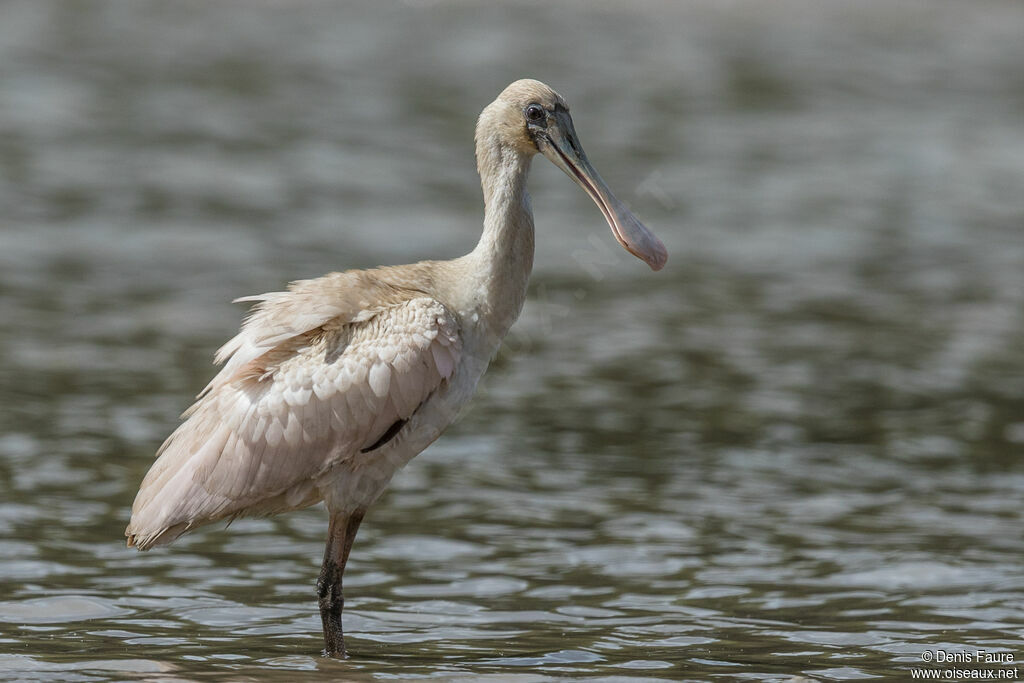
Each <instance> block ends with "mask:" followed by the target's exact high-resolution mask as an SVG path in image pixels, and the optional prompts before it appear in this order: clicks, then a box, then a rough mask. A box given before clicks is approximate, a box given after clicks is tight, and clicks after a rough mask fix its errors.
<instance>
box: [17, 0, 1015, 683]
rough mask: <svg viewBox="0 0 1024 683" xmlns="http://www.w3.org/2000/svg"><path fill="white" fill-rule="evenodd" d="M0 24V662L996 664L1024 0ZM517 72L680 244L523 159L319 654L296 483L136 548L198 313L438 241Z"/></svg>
mask: <svg viewBox="0 0 1024 683" xmlns="http://www.w3.org/2000/svg"><path fill="white" fill-rule="evenodd" d="M0 15H2V18H0V321H2V323H0V678H4V679H23V680H32V679H40V680H51V679H63V680H79V681H92V680H106V679H115V680H124V679H139V678H153V679H161V678H164V679H168V680H170V679H174V680H188V679H206V678H224V679H231V680H274V679H280V680H289V681H291V680H301V679H309V678H315V677H318V676H319V677H322V678H325V679H326V678H334V679H339V678H340V679H346V680H369V679H376V678H399V679H408V678H416V677H441V678H444V679H449V680H451V679H460V678H463V677H464V678H476V677H481V678H486V677H492V678H493V679H494V680H502V681H515V682H517V683H519V682H520V681H522V682H525V681H535V680H548V679H550V678H557V677H576V676H583V677H590V678H603V679H605V680H616V681H625V680H630V679H632V678H645V679H648V678H655V679H658V678H660V679H664V680H680V679H685V678H692V679H696V680H706V679H714V678H721V679H726V680H777V681H782V680H789V679H790V677H792V676H798V675H799V676H805V677H808V678H811V679H815V680H821V681H825V680H844V679H865V678H872V677H877V678H883V679H905V678H907V677H908V675H909V674H908V670H909V668H910V667H912V666H916V665H918V664H919V662H920V658H921V654H922V652H925V651H929V652H933V651H936V650H941V651H956V650H965V649H966V650H969V651H973V650H976V649H984V650H988V651H1002V652H1006V653H1011V654H1014V655H1015V657H1016V659H1017V660H1020V659H1021V658H1024V646H1022V642H1024V641H1022V637H1024V616H1022V615H1024V566H1022V563H1021V559H1022V557H1024V555H1022V553H1024V537H1022V531H1021V529H1022V520H1021V516H1022V515H1021V502H1022V493H1024V463H1022V459H1021V456H1022V451H1024V236H1022V231H1024V200H1022V196H1024V195H1022V191H1021V188H1022V186H1024V70H1022V68H1021V65H1022V64H1024V41H1022V40H1021V35H1024V5H1021V4H1019V3H1011V2H996V1H993V2H975V3H966V2H960V3H952V2H942V1H941V0H936V1H935V2H929V3H916V2H903V1H896V2H889V1H886V2H880V1H879V2H866V3H839V2H836V3H832V2H826V3H810V2H808V3H801V2H791V1H784V2H781V3H717V2H698V3H688V4H687V5H686V6H684V7H677V6H675V5H670V4H662V3H658V2H645V3H640V4H635V3H614V2H603V3H597V4H594V3H569V4H558V5H554V6H549V5H548V4H539V3H538V4H534V3H528V4H503V5H501V6H500V7H491V6H475V5H472V4H469V3H459V2H453V3H448V2H409V3H407V4H394V3H376V4H370V3H365V4H358V5H348V4H341V3H338V4H337V5H335V4H328V3H313V2H309V3H307V2H298V3H272V2H245V3H242V2H219V3H200V2H191V3H189V2H186V3H158V2H127V1H126V2H84V3H80V2H66V3H65V2H43V1H39V0H32V1H26V2H9V3H5V4H4V5H3V7H2V9H0ZM523 76H533V77H537V78H540V79H542V80H545V81H548V82H549V83H551V84H552V85H554V86H555V87H556V88H557V89H559V90H560V91H561V92H562V94H563V95H565V96H566V98H567V99H568V100H569V101H570V102H571V103H572V105H573V112H574V117H575V120H576V126H577V129H578V131H579V133H580V136H581V139H582V141H583V143H584V145H585V146H586V147H587V150H588V152H589V154H590V157H591V159H592V160H593V161H594V163H595V165H596V166H597V167H598V168H599V169H601V170H602V173H603V174H604V176H605V179H606V180H607V181H608V182H609V184H610V185H611V186H612V187H613V188H615V189H616V190H617V192H618V194H619V195H620V196H621V197H622V198H623V199H626V200H628V201H629V202H630V203H631V205H632V206H633V207H634V208H635V209H636V211H637V212H638V213H639V214H640V215H641V216H642V217H643V218H644V219H645V220H646V221H647V222H648V223H649V224H650V225H651V226H652V228H654V229H655V231H656V232H658V233H659V234H660V235H661V236H662V237H663V238H664V240H665V242H666V244H667V246H668V248H669V252H670V254H671V258H670V260H669V265H668V267H667V268H666V269H665V270H664V271H662V272H660V273H657V274H653V273H651V272H650V271H648V270H647V269H646V267H645V266H643V264H641V263H639V262H637V261H635V260H634V259H632V258H631V257H629V256H628V255H627V254H625V253H623V252H621V251H620V250H618V248H617V247H616V246H615V245H614V242H613V241H612V239H611V237H610V235H608V231H607V228H606V227H605V226H604V225H603V223H602V220H601V217H600V214H599V212H598V211H597V209H596V208H595V207H594V206H593V205H592V204H591V203H590V202H589V200H588V199H587V198H586V197H585V196H584V195H583V194H582V193H581V192H579V190H578V189H577V188H576V187H574V186H573V185H572V183H570V182H568V181H567V180H566V178H565V177H564V176H563V175H562V174H561V173H560V172H559V171H558V170H557V169H554V168H553V167H551V166H550V164H548V163H547V162H545V161H544V160H542V159H541V160H538V162H537V163H536V164H535V169H534V172H533V176H532V178H531V188H532V193H533V199H534V209H535V213H536V217H537V225H538V254H537V268H536V269H535V274H534V279H533V281H532V283H531V290H530V299H529V301H528V302H527V306H526V310H525V312H524V315H523V317H522V319H521V320H520V322H519V323H518V324H517V326H516V328H515V329H514V331H513V333H512V334H511V335H510V337H509V339H508V340H507V344H506V347H505V348H504V349H503V351H502V353H501V354H500V356H499V358H498V360H497V361H496V363H495V364H494V366H493V367H492V369H491V372H490V373H489V375H488V377H487V378H486V380H485V382H484V383H483V386H482V387H481V391H480V394H479V396H478V397H477V399H476V401H475V402H474V403H473V405H472V408H471V409H470V410H469V411H468V412H467V413H466V414H465V415H464V416H463V418H462V419H461V420H460V421H459V422H458V423H457V424H455V425H454V426H453V427H452V428H451V429H450V430H449V431H448V433H447V434H446V436H445V437H444V438H442V439H441V440H440V441H439V442H437V443H436V444H435V445H434V446H433V447H431V448H430V449H429V450H428V451H427V452H426V453H424V454H423V455H421V456H420V457H419V458H417V459H416V460H414V461H413V462H412V463H411V464H410V465H409V467H407V468H406V469H405V470H404V471H403V472H402V473H401V474H400V475H399V476H397V477H396V479H395V481H394V483H393V485H392V487H391V489H390V492H389V493H388V494H387V495H385V497H384V498H383V499H382V500H381V501H380V502H379V503H378V505H377V506H376V507H375V508H374V509H372V510H371V513H370V515H369V516H368V518H367V521H366V523H365V524H364V525H363V528H362V530H361V532H360V536H359V538H358V540H357V542H356V546H355V550H354V551H353V559H352V561H351V562H350V564H349V568H348V572H347V577H346V590H347V602H346V612H345V624H346V627H347V631H348V634H349V645H350V649H351V651H352V653H353V657H352V659H350V660H348V661H345V662H333V661H327V660H324V659H322V658H320V657H319V656H318V654H317V653H318V651H319V649H320V647H321V646H322V644H321V636H320V622H319V618H318V616H317V613H316V605H315V599H314V595H313V592H314V580H315V576H316V573H317V571H318V566H319V562H320V557H321V553H322V549H323V538H324V535H325V531H326V517H325V514H324V512H323V510H322V509H320V508H313V509H310V510H307V511H303V512H300V513H294V514H290V515H287V516H282V517H279V518H272V519H266V520H240V521H237V522H236V523H234V524H233V525H232V526H231V527H230V528H229V529H228V530H226V531H225V530H223V529H222V528H218V527H213V528H208V529H204V530H202V531H199V532H197V533H194V534H191V535H188V536H186V537H184V538H182V539H181V540H180V541H179V542H178V543H176V544H175V545H174V546H172V547H170V548H169V549H161V550H158V551H154V552H150V553H146V554H139V553H136V552H135V551H132V550H128V549H126V548H124V547H123V541H122V532H123V528H124V525H125V523H126V522H127V517H128V511H129V507H130V504H131V500H132V498H133V496H134V493H135V491H136V488H137V486H138V484H139V482H140V480H141V478H142V476H143V474H144V473H145V471H146V469H147V468H148V466H149V464H150V462H151V459H152V454H153V452H154V451H155V449H156V447H157V446H158V444H159V442H160V441H161V440H162V439H163V437H164V436H166V435H167V434H168V433H169V432H170V430H171V429H173V427H174V425H175V424H176V419H177V415H178V413H179V412H180V411H181V410H182V409H184V408H185V407H186V406H187V405H188V403H189V400H190V397H191V396H192V395H193V394H195V393H196V391H197V390H198V389H200V388H201V387H202V386H203V385H204V384H205V382H206V381H207V380H208V379H209V377H210V375H211V373H212V368H211V367H210V364H209V359H210V357H211V356H212V353H213V351H214V349H215V348H216V347H217V346H218V345H219V344H220V343H222V342H223V341H224V340H225V339H227V338H228V337H229V336H231V335H232V334H233V331H234V330H235V329H236V328H237V325H238V323H239V321H240V318H241V315H242V310H241V309H240V308H239V307H237V306H232V305H231V304H229V303H228V302H229V301H230V300H231V299H233V298H235V297H238V296H243V295H246V294H252V293H257V292H262V291H267V290H273V289H278V288H280V287H281V286H282V285H283V284H284V283H285V282H287V281H288V280H291V279H298V278H303V277H313V276H316V275H319V274H321V273H324V272H328V271H331V270H338V269H345V268H353V267H368V266H373V265H376V264H378V263H400V262H408V261H413V260H417V259H420V258H447V257H451V256H455V255H458V254H460V253H463V252H465V251H467V250H468V249H469V248H470V247H471V246H472V244H473V243H474V242H475V240H476V238H477V236H478V234H479V229H480V228H479V225H480V216H481V201H480V196H479V186H478V183H477V178H476V175H475V170H474V167H473V157H472V132H473V124H474V120H475V117H476V115H477V113H478V112H479V110H480V109H481V108H482V107H483V106H484V105H485V104H486V103H487V102H489V101H490V100H491V99H492V98H493V97H494V96H495V95H496V94H497V92H498V91H500V90H501V88H502V87H503V86H504V85H505V84H506V83H508V82H509V81H511V80H514V79H516V78H520V77H523ZM961 668H970V667H969V666H967V665H961ZM975 668H978V667H977V666H975Z"/></svg>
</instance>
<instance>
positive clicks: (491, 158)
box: [469, 141, 533, 338]
mask: <svg viewBox="0 0 1024 683" xmlns="http://www.w3.org/2000/svg"><path fill="white" fill-rule="evenodd" d="M477 169H478V171H479V172H480V181H481V185H482V186H483V191H484V231H483V234H482V235H481V236H480V242H479V243H478V244H477V245H476V249H474V250H473V252H472V253H471V254H470V255H469V258H470V259H472V260H473V261H474V262H475V263H474V264H473V265H474V271H475V273H476V276H477V277H478V278H479V279H478V281H477V287H476V288H475V289H476V302H475V308H476V309H477V310H478V312H479V313H480V314H481V317H482V320H483V321H484V322H486V324H487V326H488V327H489V328H490V330H491V332H492V333H493V334H495V335H496V336H497V337H499V338H500V337H503V336H505V333H506V332H508V329H509V328H510V327H511V326H512V323H514V322H515V320H516V318H518V317H519V312H520V311H521V310H522V308H523V302H524V301H525V299H526V284H527V282H528V280H529V279H530V271H531V270H532V269H533V212H532V210H531V208H530V195H529V194H528V193H527V192H526V177H527V175H528V173H529V170H530V158H529V157H528V156H525V155H523V154H520V153H519V152H516V151H514V150H510V149H508V148H505V147H503V146H501V145H500V144H497V143H490V142H487V141H478V144H477Z"/></svg>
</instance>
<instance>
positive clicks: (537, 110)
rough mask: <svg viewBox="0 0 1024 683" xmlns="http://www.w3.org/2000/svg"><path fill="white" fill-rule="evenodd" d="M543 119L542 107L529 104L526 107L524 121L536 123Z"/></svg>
mask: <svg viewBox="0 0 1024 683" xmlns="http://www.w3.org/2000/svg"><path fill="white" fill-rule="evenodd" d="M543 118H544V107H542V106H540V105H539V104H531V105H528V106H527V107H526V120H527V121H533V122H535V123H536V122H537V121H540V120H541V119H543Z"/></svg>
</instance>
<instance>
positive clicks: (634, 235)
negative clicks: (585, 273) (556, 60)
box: [477, 79, 668, 270]
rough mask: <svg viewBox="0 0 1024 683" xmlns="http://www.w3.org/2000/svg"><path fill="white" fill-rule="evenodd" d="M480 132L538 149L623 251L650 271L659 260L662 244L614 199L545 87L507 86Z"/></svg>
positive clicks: (521, 150) (522, 149) (522, 148)
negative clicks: (584, 197) (581, 194)
mask: <svg viewBox="0 0 1024 683" xmlns="http://www.w3.org/2000/svg"><path fill="white" fill-rule="evenodd" d="M484 134H486V135H488V136H494V138H495V139H497V140H500V143H501V145H502V146H504V147H506V148H508V149H511V150H513V151H515V152H516V153H518V154H520V155H522V156H525V157H530V156H533V155H534V154H536V153H538V152H540V153H541V154H543V155H544V156H545V157H547V158H548V160H549V161H551V163H553V164H554V165H555V166H557V167H558V168H560V169H562V170H563V171H564V172H565V174H566V175H568V176H569V177H570V178H572V179H573V181H575V182H576V184H577V185H579V186H580V187H582V188H583V189H584V190H585V191H586V193H587V194H588V195H590V198H591V199H593V200H594V203H596V204H597V206H598V208H600V209H601V213H602V214H603V215H604V217H605V220H607V221H608V226H609V227H610V228H611V229H612V234H614V235H615V239H617V240H618V241H619V244H621V245H622V246H623V247H624V248H625V249H626V251H628V252H629V253H631V254H633V255H634V256H636V257H637V258H639V259H641V260H643V261H644V262H646V263H647V265H649V266H650V267H651V268H652V269H653V270H661V268H662V267H663V266H664V265H665V262H666V261H667V260H668V252H666V251H665V245H664V244H662V243H661V240H659V239H658V238H657V237H656V236H655V235H654V233H652V232H651V231H650V230H648V229H647V228H646V227H645V226H644V224H643V223H641V222H640V221H639V220H638V219H637V217H636V216H634V215H633V213H632V212H631V211H630V210H629V209H627V208H626V206H625V205H624V204H623V203H622V202H620V201H619V200H618V199H616V198H615V195H613V194H612V192H611V190H609V189H608V186H607V185H606V184H605V182H604V181H603V180H602V179H601V176H600V175H598V173H597V171H596V170H595V169H594V167H593V166H591V164H590V161H589V160H588V159H587V155H586V153H585V152H584V151H583V146H582V145H580V141H579V138H578V137H577V135H576V129H575V127H574V126H573V123H572V117H571V116H570V115H569V105H568V104H567V103H566V101H565V100H564V99H563V98H562V96H561V95H559V94H558V93H557V92H555V91H554V90H552V89H551V88H550V87H549V86H547V85H545V84H544V83H541V82H540V81H535V80H531V79H523V80H520V81H516V82H514V83H512V84H511V85H509V86H508V87H507V88H505V90H503V91H502V93H501V94H500V95H498V98H497V99H496V100H495V101H494V102H492V103H491V104H490V105H489V106H488V107H487V108H486V109H484V111H483V113H482V114H481V115H480V122H479V123H478V124H477V137H478V140H479V138H480V137H481V135H484Z"/></svg>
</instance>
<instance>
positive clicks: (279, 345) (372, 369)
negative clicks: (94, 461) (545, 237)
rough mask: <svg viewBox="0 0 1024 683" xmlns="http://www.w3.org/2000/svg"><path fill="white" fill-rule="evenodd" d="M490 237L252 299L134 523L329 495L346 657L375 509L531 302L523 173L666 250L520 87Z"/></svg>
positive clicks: (545, 105)
mask: <svg viewBox="0 0 1024 683" xmlns="http://www.w3.org/2000/svg"><path fill="white" fill-rule="evenodd" d="M475 143H476V162H477V171H478V172H479V175H480V180H481V186H482V188H483V195H484V223H483V231H482V234H481V236H480V239H479V242H478V243H477V245H476V247H475V248H474V249H473V250H472V251H471V252H469V253H468V254H466V255H464V256H462V257H459V258H455V259H452V260H446V261H422V262H419V263H414V264H411V265H402V266H381V267H377V268H373V269H367V270H348V271H344V272H335V273H330V274H328V275H324V276H322V277H319V278H315V279H310V280H298V281H295V282H292V283H291V284H290V285H289V286H288V288H287V290H286V291H280V292H270V293H266V294H260V295H258V296H251V297H243V298H241V299H237V300H236V301H241V302H247V303H251V304H253V305H252V307H251V309H250V312H249V314H248V316H247V317H246V318H245V320H244V321H243V323H242V325H241V329H240V331H239V332H238V334H237V335H236V336H235V337H233V338H232V339H231V340H229V341H228V342H227V343H226V344H224V345H223V346H222V347H221V348H220V349H219V350H218V351H217V353H216V355H215V362H216V363H217V364H220V365H222V367H221V369H220V370H219V372H218V373H217V374H216V375H215V376H214V377H213V379H212V380H211V381H210V383H209V384H208V385H207V386H206V387H205V388H204V389H203V390H202V391H201V392H200V393H199V395H198V396H197V398H196V400H195V402H194V403H193V404H192V406H191V407H190V408H188V410H186V411H185V413H184V414H183V415H182V422H181V423H180V425H179V426H178V427H177V429H175V430H174V431H173V432H172V433H171V435H170V436H169V437H168V438H167V439H166V441H164V442H163V445H162V446H160V448H159V450H158V451H157V454H156V460H155V462H154V463H153V465H152V467H151V468H150V469H149V471H148V473H147V474H146V475H145V478H144V479H143V481H142V484H141V485H140V487H139V491H138V494H137V495H136V497H135V501H134V503H133V505H132V511H131V518H130V521H129V523H128V526H127V528H126V530H125V535H126V536H127V545H128V547H133V546H134V547H135V548H137V549H139V550H148V549H150V548H153V547H155V546H160V545H164V544H167V543H170V542H171V541H173V540H174V539H176V538H178V537H179V536H181V535H182V534H184V533H186V532H189V531H192V530H193V529H196V528H197V527H199V526H201V525H204V524H207V523H210V522H215V521H219V520H227V521H228V522H229V523H230V521H231V520H233V519H235V518H237V517H243V516H265V515H272V514H278V513H283V512H288V511H291V510H298V509H301V508H305V507H308V506H311V505H314V504H317V503H319V502H321V501H322V502H324V504H325V507H326V510H327V513H328V519H329V521H328V529H327V541H326V547H325V549H324V558H323V563H322V565H321V569H320V574H319V577H318V579H317V582H316V587H317V590H316V595H317V598H318V606H319V610H320V616H321V622H322V626H323V636H324V650H323V655H324V656H326V657H334V658H344V657H346V656H347V653H346V649H345V640H344V634H343V631H342V624H341V616H342V609H343V606H344V596H343V593H342V576H343V574H344V571H345V565H346V563H347V561H348V557H349V553H350V551H351V549H352V543H353V541H354V539H355V536H356V533H357V531H358V529H359V525H360V523H361V522H362V520H363V517H364V515H365V514H366V512H367V509H368V508H369V507H370V506H371V505H372V504H373V503H374V501H376V500H377V498H378V497H379V496H380V495H381V493H382V492H383V491H384V490H385V488H386V486H387V485H388V483H389V482H390V481H391V478H392V477H393V476H394V474H395V473H396V472H397V471H398V470H399V469H400V468H402V467H403V466H404V465H405V464H406V463H408V462H409V461H410V460H411V459H412V458H413V457H414V456H416V455H417V454H419V453H420V452H421V451H423V450H424V449H425V448H427V446H429V445H430V444H431V443H432V442H434V441H435V440H436V439H437V438H438V437H439V436H440V435H441V433H442V432H443V431H444V430H445V428H446V427H447V426H448V425H449V424H450V423H451V422H452V421H453V420H454V419H455V417H456V416H457V415H458V413H459V411H460V409H461V408H462V407H463V406H464V405H465V404H466V403H467V402H468V401H469V399H470V398H471V396H472V395H473V393H474V390H475V388H476V386H477V383H478V382H479V381H480V378H481V376H482V375H483V374H484V372H485V370H486V369H487V366H488V364H489V363H490V361H491V360H492V359H493V358H494V356H495V354H496V353H497V351H498V349H499V346H500V345H501V341H502V338H503V337H504V336H505V334H506V333H507V332H508V330H509V328H510V327H511V326H512V324H513V323H514V322H515V320H516V318H517V317H518V316H519V313H520V311H521V309H522V307H523V303H524V301H525V299H526V292H527V281H528V279H529V277H530V272H531V270H532V267H533V258H534V221H533V212H532V208H531V203H530V195H529V193H528V192H527V189H526V181H527V176H528V173H529V170H530V165H531V161H532V159H533V157H534V156H536V155H537V154H541V155H543V156H544V157H546V158H547V159H548V160H549V161H551V162H552V163H554V165H555V166H557V167H558V168H560V169H561V170H562V171H564V172H565V173H566V174H567V175H568V176H569V177H570V178H571V179H572V180H573V181H575V183H576V184H577V185H579V186H580V187H581V188H583V190H584V191H586V193H587V194H588V195H590V197H591V198H592V199H593V200H594V202H595V203H596V204H597V206H598V208H599V209H600V211H601V213H602V215H603V216H604V218H605V220H606V221H607V222H608V225H609V227H610V228H611V230H612V233H613V235H614V237H615V239H616V240H618V242H619V243H620V244H621V245H622V246H623V247H624V248H625V249H626V250H627V251H629V252H630V253H632V254H633V255H635V256H636V257H638V258H639V259H641V260H642V261H644V262H646V263H647V265H649V266H650V268H651V269H653V270H660V269H661V268H662V267H663V266H664V265H665V263H666V261H667V259H668V254H667V252H666V250H665V246H664V245H663V244H662V242H661V241H660V240H659V239H658V238H657V237H656V236H655V235H654V234H653V233H652V232H650V231H649V230H648V229H647V228H646V227H645V226H644V225H643V224H642V223H641V222H640V221H639V220H638V219H637V218H636V216H634V215H633V213H632V212H630V211H629V209H628V208H627V207H626V206H625V205H624V204H623V203H622V202H620V201H619V200H618V199H616V198H615V196H614V195H613V194H612V192H611V190H609V189H608V186H607V185H606V184H605V182H604V181H603V180H602V179H601V176H600V175H598V173H597V171H596V170H595V169H594V167H593V166H592V165H591V163H590V161H589V160H588V159H587V155H586V154H585V153H584V151H583V147H582V146H581V145H580V142H579V138H578V137H577V134H576V130H575V128H574V126H573V120H572V117H571V116H570V113H569V105H568V104H567V103H566V101H565V100H564V99H563V98H562V97H561V96H560V95H559V94H558V93H557V92H555V91H554V90H553V89H552V88H551V87H549V86H547V85H545V84H544V83H541V82H540V81H536V80H532V79H523V80H518V81H515V82H514V83H512V84H510V85H509V86H508V87H506V88H505V89H504V90H503V91H502V92H501V94H499V95H498V97H497V98H496V99H495V100H494V101H493V102H492V103H491V104H489V105H488V106H487V107H485V108H484V109H483V111H482V113H481V114H480V117H479V119H478V121H477V125H476V134H475Z"/></svg>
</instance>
